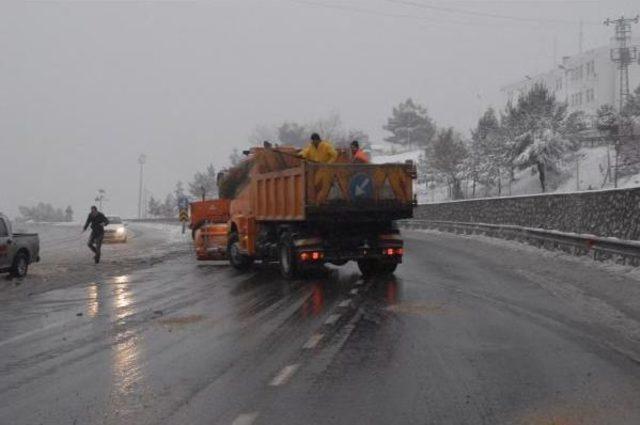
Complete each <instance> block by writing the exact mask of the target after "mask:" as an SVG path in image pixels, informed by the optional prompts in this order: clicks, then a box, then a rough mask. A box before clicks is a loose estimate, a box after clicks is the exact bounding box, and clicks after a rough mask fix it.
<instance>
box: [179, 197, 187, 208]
mask: <svg viewBox="0 0 640 425" xmlns="http://www.w3.org/2000/svg"><path fill="white" fill-rule="evenodd" d="M178 208H180V209H181V210H186V209H187V208H189V198H187V197H186V196H182V197H181V198H180V199H178Z"/></svg>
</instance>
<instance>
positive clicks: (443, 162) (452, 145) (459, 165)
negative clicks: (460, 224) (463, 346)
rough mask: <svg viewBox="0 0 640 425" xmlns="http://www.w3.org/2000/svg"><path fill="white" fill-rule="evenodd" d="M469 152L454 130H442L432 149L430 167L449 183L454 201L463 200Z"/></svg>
mask: <svg viewBox="0 0 640 425" xmlns="http://www.w3.org/2000/svg"><path fill="white" fill-rule="evenodd" d="M467 155H468V151H467V148H466V146H465V144H464V142H463V141H462V140H461V139H460V137H459V136H458V135H457V134H455V132H454V131H453V128H447V129H443V130H440V131H439V132H438V135H437V136H436V138H435V139H434V140H433V145H432V147H431V149H430V155H429V157H428V158H429V159H428V161H429V167H430V168H431V169H433V170H434V171H435V172H437V173H439V174H440V175H441V176H440V177H441V178H442V179H443V180H445V181H446V182H447V184H448V185H449V188H450V192H451V197H452V198H453V199H462V198H463V197H464V195H463V193H462V186H461V182H462V179H463V177H464V163H465V159H466V158H467Z"/></svg>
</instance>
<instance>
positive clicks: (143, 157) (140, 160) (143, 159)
mask: <svg viewBox="0 0 640 425" xmlns="http://www.w3.org/2000/svg"><path fill="white" fill-rule="evenodd" d="M146 161H147V156H146V155H145V154H143V153H141V154H140V156H139V157H138V164H140V185H139V187H138V218H142V182H143V169H144V163H145V162H146Z"/></svg>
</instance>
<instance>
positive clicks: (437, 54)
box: [0, 0, 640, 217]
mask: <svg viewBox="0 0 640 425" xmlns="http://www.w3.org/2000/svg"><path fill="white" fill-rule="evenodd" d="M400 3H403V2H399V3H398V2H393V1H385V0H360V1H356V0H353V1H348V0H343V1H339V0H334V1H326V0H309V1H293V0H291V1H289V0H279V1H278V0H255V1H250V0H232V1H180V0H178V1H175V0H174V1H145V2H140V1H126V0H125V1H113V2H111V1H87V0H76V1H49V0H44V1H14V0H1V1H0V211H2V212H5V213H7V214H9V215H10V216H15V215H16V214H17V207H18V205H31V204H34V203H36V202H38V201H44V202H50V203H53V204H54V205H55V206H59V207H62V208H64V207H66V205H68V204H70V205H72V207H73V208H74V210H75V211H76V216H77V217H79V216H80V215H82V216H84V214H85V213H86V212H87V210H88V207H89V205H91V204H92V199H93V198H94V197H95V195H96V191H97V189H98V188H104V189H105V190H106V191H107V195H108V198H109V199H110V200H109V202H108V203H107V204H106V207H105V211H106V212H107V213H111V214H120V215H123V216H127V217H132V216H134V215H135V213H136V211H137V196H138V195H137V193H138V180H137V179H138V165H137V157H138V155H139V154H140V153H141V152H144V153H145V154H146V155H147V157H148V160H147V164H146V168H145V170H146V187H147V188H148V189H149V190H150V191H151V193H153V194H154V195H156V196H157V197H163V196H164V195H165V194H166V193H167V192H168V191H170V190H171V189H172V188H173V186H174V184H175V182H176V181H177V180H183V181H188V180H189V179H191V177H192V175H193V173H194V172H195V171H197V170H201V169H204V168H205V167H206V165H207V164H208V163H210V162H213V163H214V164H215V165H216V166H217V167H221V166H224V165H225V163H226V161H227V157H228V155H229V153H230V152H231V150H232V148H233V147H238V148H242V147H244V146H246V144H247V137H248V136H249V134H250V133H251V132H252V130H253V128H254V127H255V126H256V125H261V124H277V123H280V122H282V121H284V120H295V121H302V122H305V121H311V120H314V119H317V118H320V117H324V116H327V115H329V114H330V113H332V112H338V113H340V114H341V117H342V120H343V122H344V123H345V125H346V126H347V127H349V128H361V129H363V130H364V131H366V132H368V133H369V134H370V135H371V136H372V139H373V140H379V139H381V138H382V137H384V136H385V133H384V132H383V130H382V128H381V127H382V125H383V124H384V123H385V121H386V118H387V117H388V116H389V113H390V111H391V109H392V107H393V106H394V105H395V104H397V103H398V102H400V101H402V100H404V99H406V98H407V97H412V98H414V100H416V101H418V102H420V103H422V104H424V105H425V106H426V107H427V108H428V109H429V112H430V114H431V115H432V116H433V117H434V119H435V120H436V121H437V123H438V125H453V126H456V127H457V128H458V129H459V130H460V131H468V129H469V128H471V127H472V126H473V124H474V122H475V121H476V120H477V118H478V116H479V114H480V113H481V111H482V110H483V109H484V108H485V107H487V106H489V105H490V104H496V106H498V107H500V106H502V105H501V104H499V101H501V97H500V92H499V88H500V87H501V86H504V85H506V84H508V83H510V82H513V81H515V80H518V79H521V78H522V77H523V76H524V75H526V74H529V75H533V74H535V73H536V72H542V71H545V70H547V69H549V68H551V67H552V66H553V60H554V49H553V45H554V38H555V39H557V49H556V51H557V57H558V58H559V57H561V56H562V55H566V54H574V53H576V52H577V49H578V33H579V32H578V28H579V26H578V21H579V20H581V19H582V20H584V21H585V24H584V46H585V48H590V47H596V46H599V45H604V44H607V43H608V41H609V38H610V36H611V34H612V29H611V28H606V27H604V26H602V25H601V24H599V23H600V22H602V21H603V20H604V19H605V18H606V17H608V16H612V17H617V16H619V15H620V14H623V13H624V14H625V15H629V16H631V15H635V14H636V13H638V11H639V9H640V6H638V5H637V1H562V0H558V1H523V0H514V1H500V0H497V1H485V0H478V1H440V2H437V1H436V2H434V1H425V0H414V1H409V2H406V3H415V4H425V5H427V6H435V7H437V8H445V9H450V10H447V11H445V10H434V9H433V8H420V7H417V6H415V5H410V4H406V3H405V4H400ZM634 4H635V7H634ZM465 12H466V13H465ZM476 12H480V14H494V15H501V16H503V17H501V18H498V17H495V16H494V17H489V16H480V14H477V13H476ZM507 16H508V17H511V18H513V19H507V18H506V17H507ZM534 20H539V21H534ZM634 30H635V35H638V34H640V25H637V26H635V28H634Z"/></svg>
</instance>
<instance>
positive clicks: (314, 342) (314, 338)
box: [302, 334, 324, 350]
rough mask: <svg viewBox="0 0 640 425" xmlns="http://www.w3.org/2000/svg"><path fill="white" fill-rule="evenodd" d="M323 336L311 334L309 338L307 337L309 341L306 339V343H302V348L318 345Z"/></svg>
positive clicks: (307, 348) (306, 348)
mask: <svg viewBox="0 0 640 425" xmlns="http://www.w3.org/2000/svg"><path fill="white" fill-rule="evenodd" d="M323 337H324V335H323V334H313V335H311V338H309V341H307V343H306V344H304V345H303V346H302V348H304V349H305V350H310V349H312V348H315V347H316V345H318V343H319V342H320V341H321V340H322V338H323Z"/></svg>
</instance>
